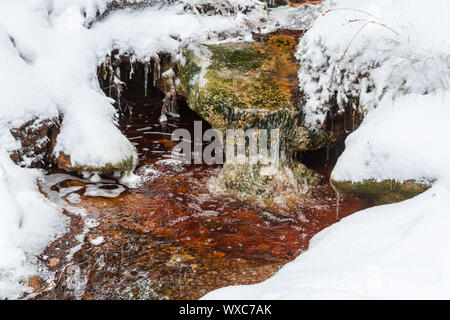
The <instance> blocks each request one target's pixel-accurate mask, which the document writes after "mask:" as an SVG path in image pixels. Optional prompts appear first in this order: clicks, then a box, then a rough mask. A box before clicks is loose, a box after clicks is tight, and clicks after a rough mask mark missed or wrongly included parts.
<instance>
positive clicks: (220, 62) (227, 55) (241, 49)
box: [208, 43, 265, 72]
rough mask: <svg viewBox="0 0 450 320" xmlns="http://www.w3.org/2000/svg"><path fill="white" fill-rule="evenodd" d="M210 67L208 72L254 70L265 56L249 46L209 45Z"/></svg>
mask: <svg viewBox="0 0 450 320" xmlns="http://www.w3.org/2000/svg"><path fill="white" fill-rule="evenodd" d="M208 49H209V50H210V51H211V53H212V56H211V65H210V66H209V67H208V69H209V70H223V69H224V68H225V69H235V70H238V71H240V72H247V71H251V70H255V69H257V68H259V67H260V66H261V65H262V62H263V60H264V59H265V55H264V54H263V53H262V52H260V51H258V50H255V49H254V48H253V47H252V45H251V44H246V43H242V44H236V45H233V46H229V45H214V46H213V45H210V46H208Z"/></svg>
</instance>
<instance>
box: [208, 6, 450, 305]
mask: <svg viewBox="0 0 450 320" xmlns="http://www.w3.org/2000/svg"><path fill="white" fill-rule="evenodd" d="M449 5H450V3H449V2H448V1H445V0H434V1H429V2H426V3H424V2H423V1H420V0H414V1H411V0H408V1H406V0H395V1H388V0H366V1H353V0H335V1H334V4H333V2H332V1H326V2H325V3H324V4H323V7H322V11H323V14H322V15H320V16H319V18H318V19H317V20H316V22H315V24H314V25H313V27H312V28H311V29H310V30H309V31H308V32H307V33H306V34H305V37H304V38H303V40H302V41H301V43H300V45H299V49H298V58H299V59H300V60H301V63H302V66H304V67H302V68H301V70H300V72H299V80H300V83H301V85H302V86H303V87H304V89H305V93H306V95H307V104H306V106H305V111H306V114H305V115H306V118H305V120H306V124H307V125H309V126H311V128H317V129H318V128H320V126H321V124H322V121H323V120H324V116H325V113H326V111H327V110H328V109H327V108H328V105H327V104H328V102H329V100H330V98H331V97H332V96H333V94H334V91H335V90H336V91H337V101H338V103H339V105H340V107H341V109H342V110H343V108H345V105H346V103H348V101H351V99H355V100H353V101H356V104H358V105H357V106H356V107H357V108H361V109H362V110H363V111H364V112H365V113H366V116H365V118H364V121H363V123H362V124H361V126H360V127H359V128H358V129H357V130H356V131H355V132H353V133H352V134H351V135H350V136H349V137H348V138H347V139H346V143H345V151H344V153H343V154H342V155H341V157H340V158H339V159H338V162H337V164H336V166H335V168H334V169H333V172H332V175H331V177H332V179H334V180H341V181H353V182H360V181H363V180H365V179H375V180H378V181H380V180H383V179H396V180H398V181H404V180H407V179H416V180H418V181H424V182H429V183H431V184H432V187H431V188H430V189H429V190H427V191H426V192H424V193H422V194H420V195H418V196H416V197H414V198H412V199H409V200H406V201H403V202H400V203H396V204H391V205H383V206H378V207H374V208H371V209H367V210H363V211H360V212H357V213H355V214H353V215H351V216H349V217H346V218H344V219H342V220H341V221H340V222H338V223H336V224H334V225H332V226H330V227H328V228H326V229H325V230H323V231H321V232H320V233H318V234H317V235H316V236H314V237H313V239H312V240H311V243H310V246H309V249H308V250H307V251H306V252H305V253H302V254H301V255H300V256H299V257H298V258H297V259H295V260H294V261H293V262H291V263H289V264H287V265H285V266H284V267H283V268H282V269H281V270H280V271H279V272H277V273H276V274H275V275H274V276H273V277H272V278H270V279H268V280H266V281H264V282H262V283H260V284H256V285H251V286H236V287H227V288H222V289H219V290H216V291H213V292H211V293H209V294H207V295H206V296H205V297H204V299H448V298H450V271H449V270H450V258H449V256H448V254H447V252H448V246H449V243H450V235H449V233H448V228H449V227H450V200H449V199H450V167H449V165H448V163H449V161H450V150H449V148H448V147H447V141H448V140H449V139H450V128H449V126H448V118H449V116H450V106H449V102H450V92H449V78H450V69H449V65H450V57H449V52H450V50H449V49H450V47H449V46H450V41H449V40H450V39H449V34H448V32H447V30H449V21H448V19H445V16H444V15H445V13H446V12H449V9H450V7H449ZM356 20H358V21H356ZM351 21H355V22H351ZM367 21H372V22H369V23H367ZM361 72H367V74H366V76H367V77H366V78H365V79H363V80H361V81H359V82H358V81H354V80H355V78H356V77H357V76H358V75H360V74H361ZM368 87H370V89H371V90H367V88H368ZM353 107H355V106H353Z"/></svg>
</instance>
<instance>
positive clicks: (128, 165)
mask: <svg viewBox="0 0 450 320" xmlns="http://www.w3.org/2000/svg"><path fill="white" fill-rule="evenodd" d="M57 162H58V168H60V169H63V170H66V171H89V172H111V171H132V170H134V168H136V166H137V164H138V160H137V159H135V158H134V157H133V156H131V157H129V158H127V159H125V160H123V161H121V162H117V163H107V164H105V165H104V166H102V167H94V166H87V165H82V164H78V163H75V164H73V163H72V160H71V159H70V156H69V155H67V154H65V153H62V152H61V153H59V156H58V160H57Z"/></svg>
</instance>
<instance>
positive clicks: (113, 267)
mask: <svg viewBox="0 0 450 320" xmlns="http://www.w3.org/2000/svg"><path fill="white" fill-rule="evenodd" d="M153 96H154V97H153V98H151V99H148V98H146V99H135V100H136V101H134V102H132V103H130V106H131V110H132V114H131V115H129V116H127V117H126V118H125V119H123V120H122V121H121V130H122V131H123V133H124V134H125V135H126V136H127V137H128V138H129V139H130V141H131V142H132V143H133V144H134V145H135V146H136V148H137V150H138V152H139V158H140V165H139V168H138V169H137V173H138V174H139V175H141V176H142V177H143V178H144V180H145V182H144V183H143V184H142V186H140V187H139V188H136V189H129V188H125V187H124V186H122V185H120V184H118V183H117V182H116V181H115V180H114V179H108V178H103V179H102V181H101V182H100V183H92V182H90V181H89V180H85V179H83V178H82V177H81V176H76V175H69V174H67V173H63V172H58V171H56V172H52V173H51V174H49V175H47V177H46V179H45V180H44V181H41V184H40V185H41V190H42V192H43V193H44V194H45V195H46V196H47V197H48V198H49V199H50V200H51V201H53V202H55V203H57V204H58V205H65V206H66V209H64V210H63V211H64V213H65V214H66V215H67V216H69V217H70V225H69V227H68V229H69V230H68V232H67V233H66V234H65V235H64V236H63V237H62V238H60V239H57V240H55V241H54V242H53V243H52V244H51V245H50V246H49V247H48V248H47V249H46V250H45V252H44V253H43V254H42V255H41V257H40V260H41V261H42V263H43V264H45V265H46V266H47V268H48V269H49V270H50V276H49V277H48V280H46V281H45V283H44V282H43V281H42V280H38V282H39V283H38V284H37V285H33V287H34V288H35V292H34V293H33V294H32V295H30V298H38V299H198V298H200V297H202V296H203V295H204V294H206V293H207V292H209V291H211V290H214V289H217V288H220V287H224V286H229V285H238V284H252V283H257V282H261V281H263V280H265V279H267V278H269V277H270V276H272V275H273V274H274V273H275V272H276V271H277V270H279V268H280V267H281V266H283V265H284V264H286V263H287V262H289V261H291V260H293V259H294V258H295V257H297V256H298V255H299V254H301V253H302V252H303V251H305V250H306V249H307V248H308V243H309V241H310V239H311V237H312V236H314V235H315V234H316V233H318V232H319V231H320V230H322V229H324V228H326V227H328V226H330V225H331V224H333V223H336V222H337V221H338V220H340V219H342V218H343V217H345V216H348V215H349V214H352V213H354V212H356V211H359V210H362V209H365V208H367V207H368V206H369V204H368V203H366V202H364V201H362V200H360V199H357V198H352V197H348V196H341V197H339V199H337V196H336V194H335V192H334V190H333V189H332V188H331V186H330V185H329V183H328V179H329V173H330V171H331V168H332V166H333V165H334V162H335V159H336V157H333V156H330V157H325V156H324V154H323V151H322V153H321V152H317V153H316V154H315V155H312V156H311V157H309V158H307V159H304V163H306V164H307V165H308V166H310V167H311V168H313V169H316V170H318V171H319V172H320V173H321V174H323V176H324V178H323V181H322V183H321V185H320V186H319V187H318V188H316V189H315V190H314V191H313V192H312V193H311V195H308V196H305V197H299V199H298V203H295V205H294V206H293V207H291V209H289V208H288V207H283V206H282V205H280V206H277V207H276V208H274V207H267V206H264V205H262V204H256V203H252V202H249V201H245V200H239V199H236V198H232V197H227V196H213V195H211V194H210V193H209V191H208V186H207V184H208V180H209V178H210V177H212V176H213V175H215V174H217V172H218V170H220V166H208V165H205V164H203V165H185V164H182V163H180V162H177V161H175V160H174V159H171V148H172V147H173V146H174V145H175V143H174V142H173V141H171V138H170V132H172V131H173V130H175V129H177V128H186V129H189V130H191V131H192V130H193V121H194V120H198V121H201V118H199V117H198V116H197V115H196V114H195V113H194V112H192V111H190V110H189V109H188V108H187V107H186V106H184V107H183V108H181V110H180V114H181V117H180V118H169V121H168V123H166V124H164V125H161V124H160V123H159V121H158V117H159V113H160V107H161V103H160V102H159V101H161V97H160V96H158V94H157V93H153ZM158 104H159V106H158ZM155 105H156V107H155ZM204 128H205V129H207V128H208V124H207V123H206V122H205V123H204ZM325 158H329V159H328V161H326V160H327V159H325ZM338 200H339V201H338Z"/></svg>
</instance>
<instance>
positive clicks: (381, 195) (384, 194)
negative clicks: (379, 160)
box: [330, 179, 431, 204]
mask: <svg viewBox="0 0 450 320" xmlns="http://www.w3.org/2000/svg"><path fill="white" fill-rule="evenodd" d="M330 183H331V186H332V187H333V188H334V190H336V192H339V193H342V194H348V195H352V196H356V197H359V198H363V199H367V200H370V201H373V202H374V203H375V204H387V203H395V202H400V201H403V200H406V199H409V198H412V197H415V196H416V195H418V194H420V193H422V192H424V191H426V190H428V189H429V188H430V187H431V184H430V183H426V182H418V181H416V180H412V179H411V180H405V181H403V182H399V181H396V180H392V179H389V180H382V181H376V180H374V179H369V180H364V181H362V182H355V183H353V182H351V181H335V180H333V179H330Z"/></svg>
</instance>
